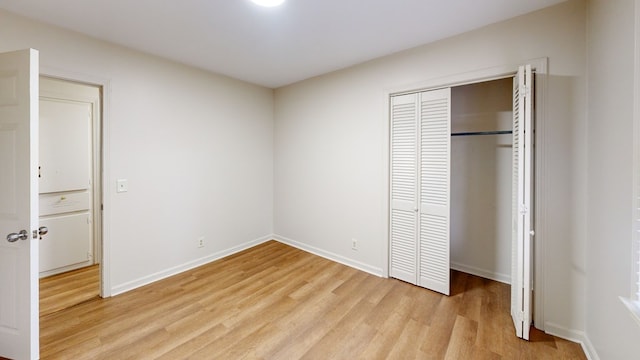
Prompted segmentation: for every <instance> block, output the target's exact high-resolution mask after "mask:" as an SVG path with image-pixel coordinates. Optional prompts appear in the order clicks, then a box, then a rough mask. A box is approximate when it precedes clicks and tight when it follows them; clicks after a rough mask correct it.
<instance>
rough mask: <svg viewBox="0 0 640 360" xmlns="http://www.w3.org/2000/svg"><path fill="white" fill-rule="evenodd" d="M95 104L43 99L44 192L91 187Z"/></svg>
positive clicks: (41, 113) (41, 122) (41, 174)
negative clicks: (92, 131) (92, 106)
mask: <svg viewBox="0 0 640 360" xmlns="http://www.w3.org/2000/svg"><path fill="white" fill-rule="evenodd" d="M91 121H92V118H91V104H88V103H81V102H71V101H64V100H58V99H49V98H41V99H40V193H51V192H61V191H72V190H81V189H88V188H89V187H90V183H89V181H90V178H91V136H92V134H91Z"/></svg>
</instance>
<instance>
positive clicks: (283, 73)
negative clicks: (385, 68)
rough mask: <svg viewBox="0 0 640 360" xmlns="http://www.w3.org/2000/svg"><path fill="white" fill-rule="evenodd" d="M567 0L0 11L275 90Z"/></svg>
mask: <svg viewBox="0 0 640 360" xmlns="http://www.w3.org/2000/svg"><path fill="white" fill-rule="evenodd" d="M563 1H564V0H446V1H445V0H286V1H285V3H284V5H283V6H280V7H277V8H262V7H258V6H256V5H254V4H253V3H251V2H250V1H249V0H179V1H170V0H106V1H105V0H57V1H50V0H19V1H18V0H0V8H3V9H6V10H8V11H11V12H14V13H18V14H21V15H24V16H27V17H30V18H34V19H37V20H40V21H43V22H46V23H50V24H54V25H58V26H61V27H64V28H67V29H71V30H75V31H78V32H81V33H84V34H87V35H90V36H93V37H96V38H99V39H103V40H107V41H110V42H113V43H117V44H121V45H124V46H127V47H130V48H134V49H137V50H141V51H144V52H147V53H151V54H155V55H158V56H161V57H164V58H167V59H171V60H174V61H177V62H180V63H184V64H188V65H191V66H195V67H198V68H202V69H205V70H209V71H212V72H216V73H220V74H224V75H227V76H230V77H233V78H237V79H241V80H244V81H248V82H251V83H255V84H259V85H263V86H266V87H270V88H277V87H280V86H284V85H287V84H291V83H294V82H297V81H300V80H303V79H307V78H310V77H313V76H317V75H321V74H324V73H327V72H330V71H334V70H338V69H342V68H345V67H348V66H351V65H354V64H358V63H362V62H365V61H368V60H371V59H374V58H377V57H381V56H384V55H388V54H392V53H395V52H398V51H401V50H405V49H409V48H412V47H416V46H418V45H422V44H426V43H429V42H433V41H436V40H439V39H443V38H446V37H449V36H453V35H456V34H460V33H463V32H466V31H469V30H472V29H476V28H479V27H481V26H484V25H488V24H491V23H495V22H498V21H501V20H505V19H508V18H512V17H515V16H518V15H522V14H525V13H528V12H531V11H534V10H538V9H541V8H544V7H547V6H551V5H554V4H557V3H560V2H563Z"/></svg>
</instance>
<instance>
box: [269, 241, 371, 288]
mask: <svg viewBox="0 0 640 360" xmlns="http://www.w3.org/2000/svg"><path fill="white" fill-rule="evenodd" d="M273 239H274V240H276V241H278V242H281V243H283V244H286V245H289V246H293V247H295V248H298V249H300V250H304V251H306V252H309V253H312V254H314V255H318V256H320V257H323V258H325V259H329V260H331V261H335V262H337V263H340V264H342V265H346V266H349V267H352V268H354V269H358V270H361V271H364V272H367V273H369V274H372V275H375V276H380V277H382V276H383V273H382V269H381V268H378V267H374V266H371V265H368V264H365V263H362V262H359V261H356V260H353V259H349V258H346V257H344V256H342V255H338V254H334V253H332V252H329V251H325V250H322V249H319V248H317V247H313V246H310V245H307V244H303V243H301V242H298V241H295V240H292V239H289V238H286V237H284V236H280V235H277V234H273Z"/></svg>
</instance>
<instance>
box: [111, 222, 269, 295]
mask: <svg viewBox="0 0 640 360" xmlns="http://www.w3.org/2000/svg"><path fill="white" fill-rule="evenodd" d="M271 239H272V236H271V235H267V236H263V237H260V238H258V239H255V240H251V241H247V242H245V243H243V244H241V245H238V246H234V247H232V248H229V249H226V250H222V251H218V252H215V253H213V254H210V255H207V256H205V257H202V258H199V259H196V260H193V261H189V262H187V263H184V264H182V265H178V266H174V267H171V268H169V269H166V270H163V271H159V272H156V273H154V274H151V275H148V276H144V277H141V278H139V279H136V280H133V281H129V282H126V283H124V284H120V285H117V286H114V287H112V288H111V295H112V296H116V295H119V294H122V293H125V292H127V291H131V290H133V289H136V288H139V287H141V286H144V285H148V284H151V283H153V282H156V281H158V280H162V279H165V278H168V277H170V276H173V275H177V274H179V273H181V272H185V271H187V270H191V269H193V268H196V267H198V266H202V265H205V264H208V263H210V262H212V261H216V260H219V259H222V258H223V257H226V256H229V255H233V254H235V253H238V252H240V251H243V250H246V249H249V248H251V247H254V246H256V245H259V244H262V243H264V242H267V241H269V240H271Z"/></svg>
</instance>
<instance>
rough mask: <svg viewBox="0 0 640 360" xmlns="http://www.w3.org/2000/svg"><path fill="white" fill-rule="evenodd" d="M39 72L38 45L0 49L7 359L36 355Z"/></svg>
mask: <svg viewBox="0 0 640 360" xmlns="http://www.w3.org/2000/svg"><path fill="white" fill-rule="evenodd" d="M38 72H39V65H38V52H37V51H36V50H33V49H29V50H22V51H16V52H10V53H3V54H0V229H1V230H2V231H1V233H0V234H1V235H2V236H1V237H0V356H2V357H7V358H11V359H37V358H38V357H39V339H38V336H39V318H38V233H37V232H38V230H37V229H38V96H39V94H38V81H39V80H38V78H39V74H38ZM34 232H35V233H34Z"/></svg>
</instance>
